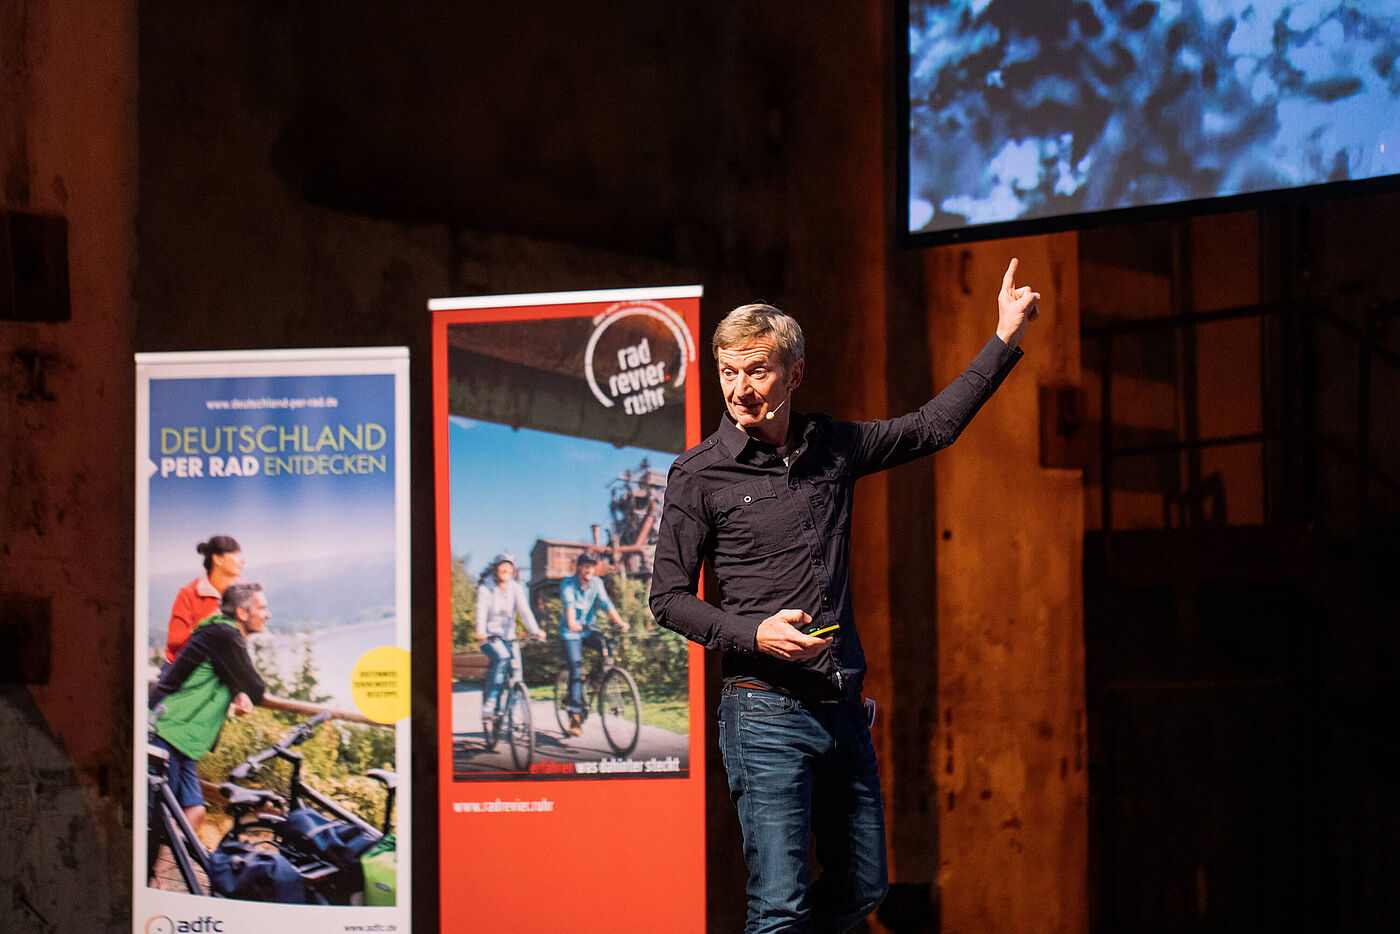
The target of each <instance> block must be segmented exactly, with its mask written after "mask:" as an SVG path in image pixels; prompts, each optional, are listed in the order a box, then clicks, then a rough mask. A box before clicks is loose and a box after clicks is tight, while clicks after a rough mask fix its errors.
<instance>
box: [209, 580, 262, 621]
mask: <svg viewBox="0 0 1400 934" xmlns="http://www.w3.org/2000/svg"><path fill="white" fill-rule="evenodd" d="M262 592H263V586H262V584H253V583H247V582H244V581H239V582H238V583H236V584H229V585H228V587H227V589H225V590H224V599H223V600H222V601H221V602H220V603H219V612H221V613H223V614H224V615H225V616H236V615H237V614H238V611H239V610H245V609H247V608H248V607H250V606H252V605H253V594H258V593H262Z"/></svg>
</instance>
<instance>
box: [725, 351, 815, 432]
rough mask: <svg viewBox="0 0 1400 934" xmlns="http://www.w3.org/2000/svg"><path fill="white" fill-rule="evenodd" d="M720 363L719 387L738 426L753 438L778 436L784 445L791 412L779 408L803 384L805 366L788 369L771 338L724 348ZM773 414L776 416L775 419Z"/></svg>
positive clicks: (794, 365)
mask: <svg viewBox="0 0 1400 934" xmlns="http://www.w3.org/2000/svg"><path fill="white" fill-rule="evenodd" d="M715 359H716V360H717V361H718V363H719V386H720V390H721V391H722V392H723V393H724V405H725V408H727V409H728V410H729V415H730V417H731V418H733V419H734V423H735V424H736V425H738V426H739V427H740V428H742V429H743V430H744V431H746V432H749V433H750V434H757V435H759V436H760V437H762V436H763V435H764V434H765V429H767V430H768V431H767V432H766V433H769V434H772V433H775V432H774V429H780V430H781V431H780V433H778V436H777V438H776V439H770V440H777V441H781V440H782V439H783V437H785V436H786V435H787V416H788V415H789V414H790V413H789V410H788V409H786V408H783V409H782V410H781V411H779V409H778V407H779V406H781V405H782V404H783V403H784V402H786V401H787V399H788V397H789V396H790V395H791V393H792V390H794V389H796V388H797V384H798V383H800V382H801V381H802V364H803V361H801V360H798V361H797V362H796V363H795V364H793V367H792V370H791V371H789V370H787V369H785V368H784V367H783V365H782V362H781V360H780V359H779V356H778V346H777V344H775V343H774V342H773V339H772V338H771V337H767V336H764V337H757V338H755V339H754V340H752V341H750V342H749V343H747V344H738V345H736V346H734V347H721V348H720V350H719V353H718V354H716V355H715ZM769 412H776V413H777V414H776V415H775V416H774V418H773V419H771V420H770V419H769V418H768V413H769Z"/></svg>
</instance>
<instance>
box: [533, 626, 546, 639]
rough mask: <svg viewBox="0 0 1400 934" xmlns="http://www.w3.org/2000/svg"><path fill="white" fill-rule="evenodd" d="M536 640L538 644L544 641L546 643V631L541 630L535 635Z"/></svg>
mask: <svg viewBox="0 0 1400 934" xmlns="http://www.w3.org/2000/svg"><path fill="white" fill-rule="evenodd" d="M534 639H535V641H536V642H543V641H544V630H543V629H541V630H540V631H539V632H537V633H535V635H534Z"/></svg>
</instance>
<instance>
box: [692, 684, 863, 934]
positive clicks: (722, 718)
mask: <svg viewBox="0 0 1400 934" xmlns="http://www.w3.org/2000/svg"><path fill="white" fill-rule="evenodd" d="M719 745H720V753H721V755H722V756H723V758H724V768H725V771H726V772H727V773H728V775H729V796H730V798H731V799H732V800H733V801H734V805H735V807H737V808H738V810H739V825H740V827H741V828H742V829H743V834H744V861H745V862H746V863H747V864H748V867H749V885H748V894H749V914H748V924H747V925H746V926H745V928H744V930H745V932H746V934H768V932H773V931H810V932H836V931H845V930H847V929H849V928H851V927H853V926H854V925H855V924H857V923H859V922H860V920H861V919H862V918H864V917H865V916H866V915H868V914H869V913H870V912H872V911H874V910H875V908H876V907H877V906H879V904H880V902H881V901H883V900H884V898H885V893H886V891H887V890H888V888H889V880H888V873H887V869H886V865H885V813H884V806H883V803H882V801H881V799H880V774H879V768H878V766H877V764H876V761H875V747H874V746H873V745H872V744H871V742H870V729H869V727H868V726H867V725H866V719H865V711H864V709H863V708H862V707H861V704H860V702H859V701H841V702H839V703H829V704H824V703H813V704H803V703H801V702H799V701H797V700H795V699H793V698H791V697H788V696H786V695H784V694H779V693H776V692H774V691H760V690H755V689H750V688H742V687H735V686H732V685H731V686H729V687H726V688H725V689H724V692H723V693H722V694H721V696H720V702H719ZM813 836H815V838H816V853H817V861H818V862H819V863H820V864H821V870H822V872H821V875H820V876H819V877H818V878H817V879H816V880H815V881H812V878H811V876H812V867H811V865H810V859H809V853H810V849H811V842H812V837H813Z"/></svg>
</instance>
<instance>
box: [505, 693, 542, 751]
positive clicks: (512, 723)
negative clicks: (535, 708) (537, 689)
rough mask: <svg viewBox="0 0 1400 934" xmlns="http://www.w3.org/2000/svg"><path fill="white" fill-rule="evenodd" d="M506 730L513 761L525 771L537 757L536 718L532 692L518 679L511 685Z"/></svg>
mask: <svg viewBox="0 0 1400 934" xmlns="http://www.w3.org/2000/svg"><path fill="white" fill-rule="evenodd" d="M506 730H507V735H508V737H509V741H510V758H511V761H512V762H514V763H515V768H516V770H517V771H521V772H523V771H525V770H526V769H528V768H529V767H530V763H531V762H532V761H534V758H535V718H534V715H533V714H532V713H531V711H530V692H529V691H527V690H525V685H523V684H521V683H520V682H518V681H517V682H516V683H515V684H513V685H511V688H510V699H509V700H508V701H507V702H506Z"/></svg>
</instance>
